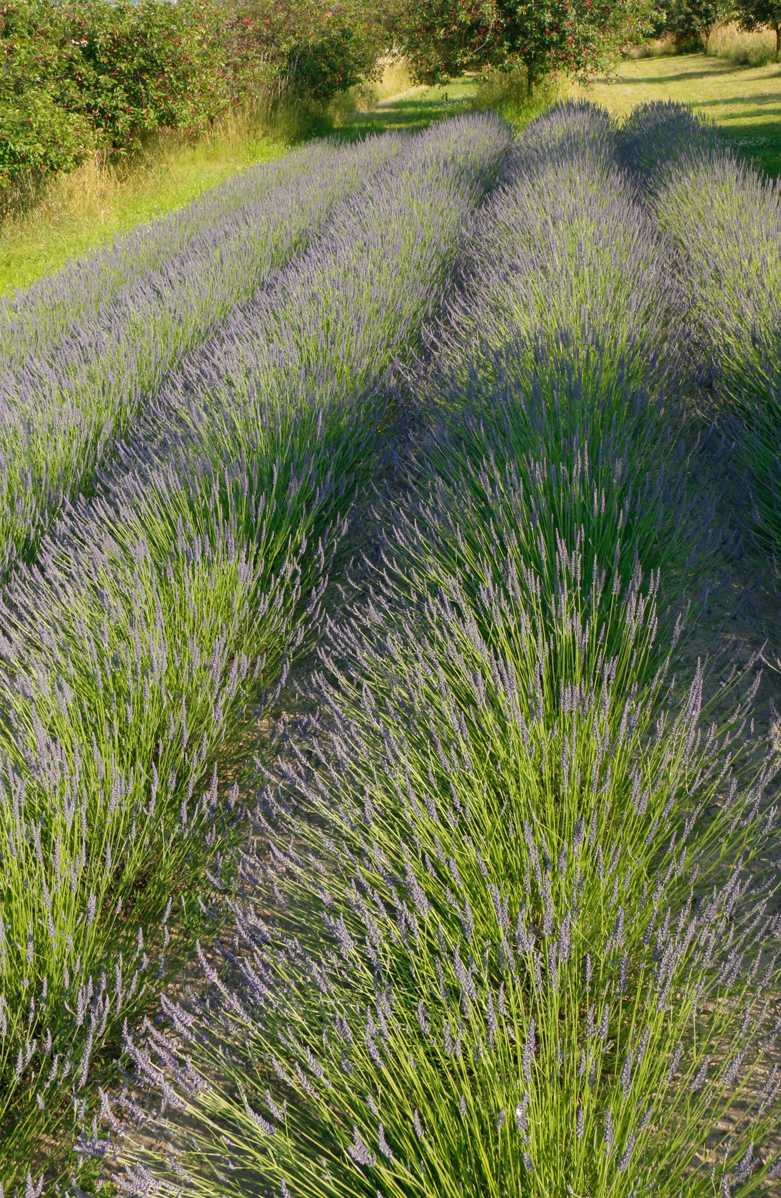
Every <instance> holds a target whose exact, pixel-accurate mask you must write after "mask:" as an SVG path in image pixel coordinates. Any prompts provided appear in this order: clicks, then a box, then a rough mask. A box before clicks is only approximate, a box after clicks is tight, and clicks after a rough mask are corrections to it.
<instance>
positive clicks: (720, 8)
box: [654, 0, 734, 45]
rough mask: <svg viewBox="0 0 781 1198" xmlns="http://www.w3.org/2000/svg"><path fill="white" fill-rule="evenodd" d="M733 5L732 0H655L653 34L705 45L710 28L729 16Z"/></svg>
mask: <svg viewBox="0 0 781 1198" xmlns="http://www.w3.org/2000/svg"><path fill="white" fill-rule="evenodd" d="M733 8H734V3H733V0H657V5H656V17H655V20H654V33H655V34H656V36H657V37H661V36H662V35H663V34H665V33H669V34H672V36H673V38H674V39H675V41H676V43H677V44H678V45H685V44H687V43H690V42H693V43H699V42H701V41H704V42H705V44H706V45H707V43H708V38H709V37H710V35H711V32H712V31H713V29H714V28H715V27H716V26H717V25H720V24H721V23H722V22H723V21H726V20H728V19H729V17H730V16H731V15H732V12H733Z"/></svg>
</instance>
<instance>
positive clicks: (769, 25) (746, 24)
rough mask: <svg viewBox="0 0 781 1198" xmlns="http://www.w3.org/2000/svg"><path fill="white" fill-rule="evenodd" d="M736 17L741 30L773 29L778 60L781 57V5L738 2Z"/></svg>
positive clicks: (760, 0)
mask: <svg viewBox="0 0 781 1198" xmlns="http://www.w3.org/2000/svg"><path fill="white" fill-rule="evenodd" d="M735 16H736V17H737V20H738V24H739V25H740V27H741V29H747V30H749V31H752V30H755V29H772V30H773V31H774V32H775V35H776V58H779V57H781V3H773V0H738V3H737V6H736V9H735Z"/></svg>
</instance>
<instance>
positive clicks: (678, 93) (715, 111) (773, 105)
mask: <svg viewBox="0 0 781 1198" xmlns="http://www.w3.org/2000/svg"><path fill="white" fill-rule="evenodd" d="M572 93H573V94H575V95H580V96H587V97H588V98H590V99H593V100H595V101H597V102H598V103H600V104H604V105H605V106H606V107H607V108H609V109H610V111H611V112H613V113H615V114H616V116H619V117H621V116H625V115H626V113H628V112H629V111H630V109H632V108H633V107H634V106H635V105H636V104H641V103H643V102H644V101H646V100H683V101H684V102H685V103H687V104H691V106H692V107H693V108H694V109H695V110H696V111H697V112H700V113H702V114H703V115H704V116H709V117H712V118H713V119H714V120H715V121H717V122H718V124H719V125H721V127H722V129H723V130H724V132H725V134H727V136H728V137H730V138H731V139H732V140H733V141H734V142H735V143H736V145H738V146H740V148H741V149H742V150H743V151H744V153H746V154H748V155H750V156H751V157H752V158H754V159H755V160H756V161H757V162H759V163H760V164H761V165H762V166H763V167H764V168H765V170H767V171H768V172H769V173H770V174H772V175H779V174H781V64H779V63H770V64H768V65H767V66H761V67H745V66H736V65H735V64H734V63H733V62H730V61H729V60H728V59H724V58H715V57H709V56H707V55H705V54H684V55H675V56H672V55H670V56H661V57H655V58H638V59H633V60H630V61H627V62H624V63H622V64H621V66H620V67H619V68H618V71H617V72H616V77H615V78H614V79H611V80H606V79H600V80H598V81H597V82H596V83H594V85H593V86H592V87H590V88H587V89H586V88H582V87H577V86H575V87H573V88H572Z"/></svg>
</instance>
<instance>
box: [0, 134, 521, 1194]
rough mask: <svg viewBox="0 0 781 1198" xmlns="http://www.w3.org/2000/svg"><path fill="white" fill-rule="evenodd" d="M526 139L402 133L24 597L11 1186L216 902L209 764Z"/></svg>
mask: <svg viewBox="0 0 781 1198" xmlns="http://www.w3.org/2000/svg"><path fill="white" fill-rule="evenodd" d="M507 142H508V131H507V130H506V128H505V127H504V126H502V125H501V124H500V123H498V122H496V121H492V120H488V119H485V118H474V119H473V120H469V121H462V122H460V123H459V124H458V125H456V126H453V125H449V126H443V127H441V128H439V129H437V130H435V131H433V132H431V133H427V134H425V135H421V136H420V137H418V138H414V139H409V140H407V141H406V142H405V145H404V148H403V149H402V151H401V152H400V153H399V154H396V155H394V156H393V158H392V160H391V161H389V162H387V163H386V164H385V165H384V166H383V167H382V168H381V169H380V170H379V171H378V172H376V173H375V175H374V176H373V178H372V179H370V181H369V182H368V183H367V184H366V186H364V187H361V188H359V189H358V190H356V191H354V193H353V194H352V195H351V196H350V197H349V198H347V199H345V200H343V201H342V202H341V203H340V204H339V205H337V207H336V208H335V210H334V211H333V213H332V217H331V220H330V221H329V224H328V226H327V229H326V230H324V232H323V233H322V235H321V236H319V237H318V238H317V239H316V240H315V242H314V243H313V244H312V246H311V247H310V249H309V250H308V251H307V252H306V253H304V254H303V255H302V256H301V257H300V258H298V259H297V260H295V261H294V262H293V263H292V264H291V265H290V266H289V267H288V268H287V269H286V270H284V271H282V272H280V273H278V274H277V276H276V277H275V281H274V290H273V296H267V295H263V294H261V295H259V296H257V297H256V298H255V300H254V301H252V302H250V303H249V304H248V305H246V306H245V307H244V308H243V309H242V310H241V311H240V312H238V313H236V314H235V315H234V317H233V318H232V319H231V321H230V322H229V323H228V324H227V325H226V326H225V328H224V329H223V330H222V332H221V334H220V336H219V338H218V339H216V340H215V342H214V343H213V344H210V345H207V346H204V348H203V349H202V351H200V352H199V353H198V354H192V355H190V357H189V358H188V361H187V364H186V371H185V373H184V374H183V376H182V379H183V380H184V382H182V381H181V380H180V381H179V382H177V381H176V380H172V381H171V383H170V393H168V398H167V399H166V398H164V399H163V400H161V402H165V403H169V402H170V405H171V406H170V415H171V420H172V425H173V426H174V427H176V426H177V424H178V431H177V432H174V433H171V434H170V435H169V436H168V437H166V438H165V439H164V440H162V441H159V442H158V441H157V440H155V437H154V436H153V433H154V428H150V429H149V430H147V431H148V433H149V436H150V438H151V439H150V440H147V441H146V442H145V441H144V439H143V436H142V435H141V434H142V433H143V430H141V431H140V433H139V437H138V438H136V440H135V441H134V442H132V443H131V444H130V445H128V446H127V447H126V449H125V451H124V458H123V461H122V464H121V468H120V466H117V467H115V469H114V471H113V472H112V474H111V475H110V476H109V477H108V478H107V479H106V480H105V483H104V485H103V486H102V488H101V491H100V494H99V495H98V497H97V498H95V499H91V500H90V499H79V500H77V502H76V504H75V506H74V508H73V510H72V511H71V512H70V513H68V514H67V515H66V516H65V517H63V518H62V519H61V520H60V521H59V523H58V524H57V526H56V527H55V529H54V530H53V531H52V532H51V534H49V536H47V538H45V540H44V542H43V544H42V547H41V553H40V565H39V566H37V567H31V568H29V569H27V570H21V571H19V572H18V573H17V576H16V577H15V578H14V580H13V582H12V584H11V585H10V586H9V587H8V589H7V595H6V602H5V605H4V608H3V613H2V626H3V644H2V658H3V668H2V676H1V677H0V686H1V687H2V691H3V697H4V706H5V709H6V712H7V713H8V719H7V721H6V723H5V727H4V728H3V730H2V734H1V735H2V741H3V751H4V756H5V762H4V781H3V791H2V795H1V796H0V823H1V824H2V831H1V832H0V842H1V843H2V844H3V846H4V848H3V856H2V868H3V872H4V875H5V885H6V889H5V892H4V902H3V925H2V927H1V928H0V976H2V994H3V999H2V1008H3V1012H2V1023H3V1030H4V1035H3V1037H2V1038H0V1068H1V1069H2V1077H1V1080H0V1094H1V1096H2V1115H1V1116H0V1117H1V1118H2V1135H1V1136H0V1142H1V1143H2V1151H1V1152H0V1181H2V1183H3V1184H4V1185H5V1186H6V1187H9V1186H11V1185H13V1184H19V1183H20V1182H23V1181H24V1176H25V1173H26V1170H27V1168H28V1167H29V1168H31V1169H33V1171H34V1170H35V1169H36V1168H40V1167H42V1165H43V1163H44V1162H45V1160H46V1158H47V1156H49V1157H50V1158H51V1159H50V1162H49V1163H50V1174H51V1176H54V1175H55V1174H54V1170H55V1166H56V1165H59V1164H61V1159H60V1158H58V1157H57V1154H56V1153H53V1152H52V1146H53V1144H54V1142H55V1141H54V1138H53V1137H55V1136H59V1137H60V1145H61V1147H63V1148H67V1146H68V1143H69V1136H70V1134H71V1133H70V1128H71V1127H74V1126H76V1125H78V1124H79V1123H80V1121H81V1119H82V1118H84V1117H89V1113H90V1110H91V1109H92V1105H93V1103H94V1101H95V1100H96V1092H95V1079H99V1078H100V1077H101V1070H102V1068H103V1065H104V1064H105V1063H106V1061H107V1060H108V1061H110V1055H111V1052H112V1050H115V1048H116V1046H118V1036H119V1032H120V1030H121V1026H122V1021H123V1019H124V1018H125V1017H127V1016H130V1015H132V1014H133V1012H138V1011H141V1010H143V1009H145V1007H146V1008H149V1004H150V996H151V995H153V994H154V991H155V989H156V988H158V987H159V985H160V984H161V979H160V976H159V975H160V974H162V973H163V972H164V968H165V966H164V958H165V956H166V955H167V957H168V958H169V960H168V966H169V967H170V964H171V954H172V953H173V954H174V959H175V957H176V953H177V950H179V951H180V950H181V947H182V940H183V937H184V931H185V927H186V923H187V918H188V911H191V910H192V912H193V914H194V916H195V917H196V918H197V912H198V906H197V895H198V893H199V892H200V891H203V890H204V887H207V886H208V879H207V878H205V877H204V875H203V870H204V868H205V867H207V866H208V863H209V861H212V862H215V861H217V862H219V856H218V854H219V851H220V847H221V842H222V844H223V847H224V845H225V843H230V841H231V836H232V825H234V824H235V822H236V819H237V818H238V814H239V813H238V808H239V806H240V804H238V803H237V802H236V797H235V794H233V795H232V794H231V793H230V791H229V787H228V786H225V785H223V786H222V787H220V786H219V784H218V774H217V767H218V766H219V767H220V769H222V770H225V769H226V768H227V769H230V768H231V767H235V765H236V764H237V761H239V760H240V756H237V755H240V752H241V745H240V738H239V734H240V732H241V727H242V719H243V716H244V712H245V710H246V708H247V704H248V703H249V702H250V701H252V700H254V699H255V698H256V697H257V695H258V693H259V692H260V691H262V690H263V688H267V689H269V688H270V689H273V688H274V687H275V686H276V685H277V684H278V682H279V680H280V675H281V673H282V674H284V670H285V668H286V666H285V661H286V660H289V659H290V657H291V656H292V655H295V653H296V651H297V648H298V646H299V645H300V642H301V638H302V636H304V634H305V632H306V630H307V629H308V628H310V627H311V626H312V625H313V624H314V623H316V620H317V608H318V604H319V602H320V598H321V593H322V587H323V585H324V582H325V574H326V571H327V569H328V562H329V558H330V556H331V552H332V549H333V546H334V544H335V542H336V541H337V540H338V537H339V535H340V534H341V532H342V531H343V529H342V525H343V522H344V520H345V518H346V517H347V516H348V515H349V512H350V509H351V507H352V504H353V502H354V498H355V494H356V489H358V488H359V487H360V485H361V483H362V481H363V482H365V481H366V479H367V478H369V477H371V475H372V472H373V469H374V466H375V463H376V461H377V457H378V454H379V453H381V452H382V448H383V444H384V441H385V438H386V437H387V432H388V429H389V428H390V427H391V425H392V422H393V418H394V416H393V410H392V398H391V396H390V392H389V391H388V389H387V387H386V379H387V378H388V376H389V373H390V371H391V369H392V367H393V364H394V361H395V359H396V357H397V356H399V355H404V354H405V353H408V352H409V351H410V350H411V349H414V347H415V345H416V342H417V339H418V337H419V328H420V325H421V322H422V321H423V320H424V319H427V318H429V317H430V316H431V315H432V314H433V312H434V310H435V308H436V305H437V304H438V303H439V302H441V299H442V297H443V295H444V294H445V291H446V289H447V285H448V278H449V273H450V270H451V266H452V263H453V261H454V258H455V256H456V255H457V253H458V252H459V250H460V248H461V242H462V236H463V230H464V226H465V221H466V220H467V218H468V217H469V215H470V213H471V211H472V208H473V207H474V205H475V204H476V203H477V201H478V200H479V197H480V194H481V191H482V189H483V187H484V186H485V185H487V184H488V183H490V182H491V180H492V179H493V177H494V176H495V172H496V167H497V165H498V162H499V160H500V158H501V156H502V154H503V152H504V150H505V149H506V146H507ZM399 294H401V295H402V296H403V299H404V302H403V303H400V302H399ZM324 295H328V297H329V312H330V314H331V323H330V327H329V328H328V330H327V335H324V334H325V330H323V328H322V316H323V308H322V297H323V296H324ZM329 379H331V380H333V385H331V386H330V387H329V386H328V385H327V380H329ZM239 384H241V385H239ZM183 396H186V397H187V400H188V405H189V406H184V403H183V399H182V397H183ZM179 400H181V401H182V402H181V403H180V406H179V414H178V417H177V416H176V413H175V411H174V406H175V403H176V402H177V401H179ZM226 791H228V793H227V794H226V793H225V792H226ZM5 846H8V847H7V849H6V847H5ZM212 868H218V865H217V866H213V867H212ZM183 908H184V909H183ZM140 928H141V929H142V930H139V929H140ZM169 941H170V946H169ZM144 987H145V988H146V993H145V994H142V990H143V989H144ZM106 1054H108V1057H107V1055H106Z"/></svg>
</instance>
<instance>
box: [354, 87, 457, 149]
mask: <svg viewBox="0 0 781 1198" xmlns="http://www.w3.org/2000/svg"><path fill="white" fill-rule="evenodd" d="M473 107H474V97H473V96H470V95H469V94H468V93H467V94H462V95H460V96H456V97H451V96H448V94H447V88H445V89H444V93H443V94H442V95H439V96H426V95H409V94H407V95H404V96H400V97H399V98H398V99H396V100H386V101H385V102H384V103H382V104H379V105H377V107H376V108H372V109H371V110H370V111H369V112H355V113H351V114H350V115H349V116H348V117H347V118H346V119H345V122H344V124H343V125H342V126H341V127H340V128H338V129H336V130H335V133H336V136H337V137H341V138H344V139H345V140H352V139H353V138H357V137H363V136H365V135H366V134H367V133H387V132H389V131H390V130H393V129H425V128H427V127H428V126H429V125H431V124H433V122H434V121H439V120H442V119H443V117H449V116H458V115H459V114H460V113H463V112H469V111H470V110H471V109H472V108H473Z"/></svg>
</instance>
